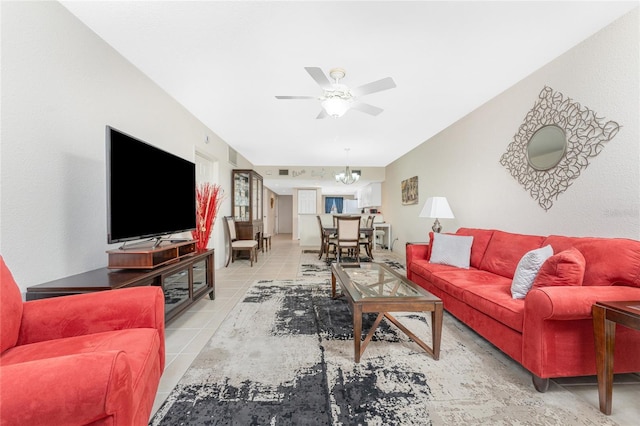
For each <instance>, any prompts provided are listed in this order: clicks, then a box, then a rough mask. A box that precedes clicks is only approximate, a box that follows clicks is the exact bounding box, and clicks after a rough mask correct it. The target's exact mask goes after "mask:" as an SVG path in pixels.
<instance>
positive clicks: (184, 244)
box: [107, 240, 196, 269]
mask: <svg viewBox="0 0 640 426" xmlns="http://www.w3.org/2000/svg"><path fill="white" fill-rule="evenodd" d="M195 252H196V242H195V241H193V240H188V241H180V242H169V241H163V242H161V243H160V244H158V246H157V247H156V246H149V245H147V246H145V245H141V246H131V247H125V248H119V249H116V250H109V251H107V254H108V255H109V266H108V268H110V269H153V268H157V267H158V266H162V265H166V264H167V263H171V262H175V261H177V260H179V259H182V258H183V257H185V256H190V255H192V254H193V253H195Z"/></svg>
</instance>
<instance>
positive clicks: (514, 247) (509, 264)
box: [479, 230, 555, 278]
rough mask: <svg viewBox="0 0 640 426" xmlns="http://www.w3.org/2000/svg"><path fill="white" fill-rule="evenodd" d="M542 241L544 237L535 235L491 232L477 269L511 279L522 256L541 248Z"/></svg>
mask: <svg viewBox="0 0 640 426" xmlns="http://www.w3.org/2000/svg"><path fill="white" fill-rule="evenodd" d="M543 241H544V237H541V236H537V235H523V234H512V233H509V232H503V231H497V230H496V231H493V235H492V236H491V241H489V245H488V246H487V250H486V251H485V253H484V257H483V258H482V262H481V263H480V268H479V269H483V270H485V271H489V272H493V273H494V274H498V275H502V276H503V277H507V278H513V274H514V273H515V271H516V267H517V266H518V262H520V259H522V256H524V255H525V253H527V252H528V251H529V250H533V249H536V248H540V247H542V242H543ZM554 249H555V247H554Z"/></svg>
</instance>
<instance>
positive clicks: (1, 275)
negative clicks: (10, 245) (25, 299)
mask: <svg viewBox="0 0 640 426" xmlns="http://www.w3.org/2000/svg"><path fill="white" fill-rule="evenodd" d="M21 321H22V296H21V295H20V289H19V288H18V285H17V284H16V282H15V281H14V279H13V275H11V271H9V268H7V265H5V263H4V259H3V258H2V256H0V327H2V330H0V353H1V352H4V351H6V350H7V349H10V348H12V347H14V346H15V345H16V342H17V341H18V333H19V332H20V322H21Z"/></svg>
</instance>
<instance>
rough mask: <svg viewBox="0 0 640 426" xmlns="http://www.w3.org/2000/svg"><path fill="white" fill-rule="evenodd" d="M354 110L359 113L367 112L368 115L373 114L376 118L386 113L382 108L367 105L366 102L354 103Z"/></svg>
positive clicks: (352, 105) (352, 106)
mask: <svg viewBox="0 0 640 426" xmlns="http://www.w3.org/2000/svg"><path fill="white" fill-rule="evenodd" d="M351 108H352V109H357V110H358V111H361V112H365V113H367V114H371V115H373V116H376V115H378V114H380V113H381V112H382V111H384V110H383V109H382V108H378V107H377V106H373V105H369V104H365V103H364V102H354V103H353V104H351Z"/></svg>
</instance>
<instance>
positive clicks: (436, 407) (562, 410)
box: [151, 262, 615, 426]
mask: <svg viewBox="0 0 640 426" xmlns="http://www.w3.org/2000/svg"><path fill="white" fill-rule="evenodd" d="M323 263H324V262H318V264H304V265H302V271H301V272H303V273H302V275H301V278H300V279H298V280H295V281H287V280H284V281H275V280H274V281H270V280H269V281H257V282H256V283H254V285H253V286H252V287H251V288H249V290H248V292H247V294H246V296H245V298H244V300H242V301H241V302H240V303H238V305H236V307H235V308H234V309H233V310H232V311H231V313H230V314H229V315H228V317H227V318H226V319H225V321H224V322H223V323H222V325H221V326H220V328H219V329H218V330H217V331H216V333H215V335H214V336H213V337H212V339H211V340H210V342H209V343H208V344H207V346H206V347H205V348H204V349H203V350H202V352H201V353H200V354H199V355H198V357H197V359H196V360H195V361H194V363H193V364H192V365H191V367H190V368H189V370H188V371H187V373H186V374H185V376H184V377H183V378H182V380H181V381H180V383H179V384H178V385H177V386H176V388H174V390H173V391H172V392H171V394H170V395H169V396H168V398H167V400H166V401H165V403H164V404H163V405H162V407H160V409H159V410H158V412H157V413H156V415H155V416H154V417H153V418H152V420H151V424H152V425H172V426H173V425H339V424H350V425H351V424H359V425H412V424H415V425H454V424H455V425H457V424H467V425H468V424H492V425H495V424H498V425H512V424H521V425H525V424H535V425H569V424H570V425H606V424H610V425H615V423H614V422H611V421H610V420H609V419H607V418H606V417H605V416H604V415H601V414H600V412H599V411H598V409H597V407H593V406H591V405H589V404H587V403H586V402H584V401H582V400H580V399H579V398H578V397H576V396H574V395H573V394H571V393H570V392H568V391H566V390H564V389H562V388H560V387H559V386H557V385H555V384H553V383H552V384H551V387H550V389H549V391H548V392H547V393H544V394H541V393H538V392H536V391H535V389H534V388H533V385H532V384H531V376H530V375H529V374H528V373H527V372H526V371H525V370H524V369H522V368H521V367H519V366H518V365H517V364H515V363H514V362H513V361H511V360H510V359H509V358H507V357H505V356H503V355H502V354H501V353H500V352H499V351H496V350H495V348H493V347H492V346H491V345H490V344H489V343H487V342H486V341H485V340H484V339H482V338H480V337H478V336H477V335H476V334H475V333H474V332H473V331H471V330H470V329H468V328H467V327H466V326H464V325H463V324H461V323H460V322H458V321H457V320H456V319H455V318H453V317H451V316H450V315H448V314H446V313H445V318H444V326H443V333H442V348H441V354H440V360H438V361H435V360H433V359H432V358H431V357H430V356H429V355H428V354H426V353H425V352H424V351H422V350H421V349H420V348H419V347H418V346H417V345H416V344H414V343H413V342H411V341H410V340H409V339H408V338H407V337H406V336H405V335H404V334H403V333H402V332H401V331H399V330H397V329H396V328H395V326H394V325H392V324H389V323H387V322H386V320H385V321H383V322H382V323H381V325H380V327H379V329H378V330H377V331H376V334H375V336H374V339H373V341H372V342H371V343H370V344H369V346H368V347H367V349H366V351H365V352H364V354H363V356H362V360H361V362H360V364H356V363H355V362H354V353H353V351H354V349H353V334H352V328H351V324H352V317H351V313H350V312H349V309H348V304H347V303H346V301H345V300H344V299H336V300H333V299H331V297H330V295H329V293H330V284H329V281H328V279H327V278H326V277H327V276H328V268H327V267H326V265H323ZM323 268H324V269H323ZM305 270H307V272H306V273H305V272H304V271H305ZM319 277H323V278H322V279H320V278H319ZM397 318H398V319H399V320H400V321H401V322H402V323H404V324H405V325H406V326H407V327H408V328H409V329H410V330H412V331H414V332H416V333H417V335H419V336H423V338H424V339H425V341H426V342H427V343H430V336H431V334H430V316H428V315H422V314H398V315H397ZM427 318H429V320H427ZM373 319H374V317H373V315H372V316H370V317H366V318H365V319H364V321H363V330H364V332H365V333H366V331H367V330H368V329H369V326H370V325H371V323H372V322H373Z"/></svg>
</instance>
